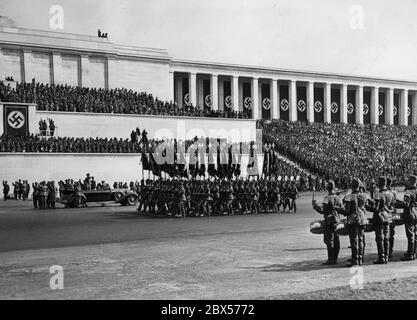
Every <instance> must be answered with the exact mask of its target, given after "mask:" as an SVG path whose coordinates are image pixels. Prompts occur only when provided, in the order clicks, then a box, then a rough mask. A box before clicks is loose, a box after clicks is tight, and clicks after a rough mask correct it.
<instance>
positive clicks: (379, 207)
mask: <svg viewBox="0 0 417 320" xmlns="http://www.w3.org/2000/svg"><path fill="white" fill-rule="evenodd" d="M378 187H379V192H378V193H377V194H375V197H374V198H375V199H374V206H373V207H374V208H373V213H374V214H373V217H372V223H373V225H374V229H375V241H376V247H377V251H378V260H376V261H374V263H375V264H386V263H388V256H389V231H390V230H389V225H390V223H391V222H392V211H391V210H392V206H393V200H394V195H393V193H392V192H391V191H389V190H388V189H387V178H386V177H384V176H382V177H380V178H379V179H378Z"/></svg>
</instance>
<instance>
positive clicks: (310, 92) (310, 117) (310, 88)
mask: <svg viewBox="0 0 417 320" xmlns="http://www.w3.org/2000/svg"><path fill="white" fill-rule="evenodd" d="M307 121H308V122H310V123H312V122H314V82H312V81H309V82H308V84H307Z"/></svg>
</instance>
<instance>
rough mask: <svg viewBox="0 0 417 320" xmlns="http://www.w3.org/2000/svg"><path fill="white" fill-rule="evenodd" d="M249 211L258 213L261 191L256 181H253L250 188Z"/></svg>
mask: <svg viewBox="0 0 417 320" xmlns="http://www.w3.org/2000/svg"><path fill="white" fill-rule="evenodd" d="M249 197H250V201H249V211H250V213H253V214H258V212H259V207H258V199H259V191H258V188H257V186H256V183H255V181H251V186H250V189H249Z"/></svg>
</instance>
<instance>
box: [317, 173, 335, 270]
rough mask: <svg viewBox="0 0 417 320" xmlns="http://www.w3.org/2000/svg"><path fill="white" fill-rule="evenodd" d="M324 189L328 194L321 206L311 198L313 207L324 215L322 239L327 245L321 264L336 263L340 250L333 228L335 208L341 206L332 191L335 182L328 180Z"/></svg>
mask: <svg viewBox="0 0 417 320" xmlns="http://www.w3.org/2000/svg"><path fill="white" fill-rule="evenodd" d="M326 189H327V191H328V192H329V194H328V195H326V196H325V197H324V198H323V204H322V206H320V205H318V204H317V202H316V201H315V200H313V209H314V210H316V211H317V212H318V213H320V214H322V215H324V223H325V229H324V234H323V240H324V243H325V244H326V246H327V261H326V262H324V263H323V264H324V265H332V264H336V263H337V258H338V256H339V251H340V241H339V235H338V234H336V232H335V229H336V223H337V221H338V217H339V214H338V212H337V210H340V209H341V208H342V201H341V199H340V197H339V196H338V195H337V194H336V193H335V192H334V189H335V184H334V182H333V180H329V182H328V183H327V186H326Z"/></svg>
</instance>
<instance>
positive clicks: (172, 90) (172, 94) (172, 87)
mask: <svg viewBox="0 0 417 320" xmlns="http://www.w3.org/2000/svg"><path fill="white" fill-rule="evenodd" d="M169 82H170V84H171V85H170V88H169V91H168V99H169V100H170V101H172V102H174V100H175V72H174V71H170V72H169Z"/></svg>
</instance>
